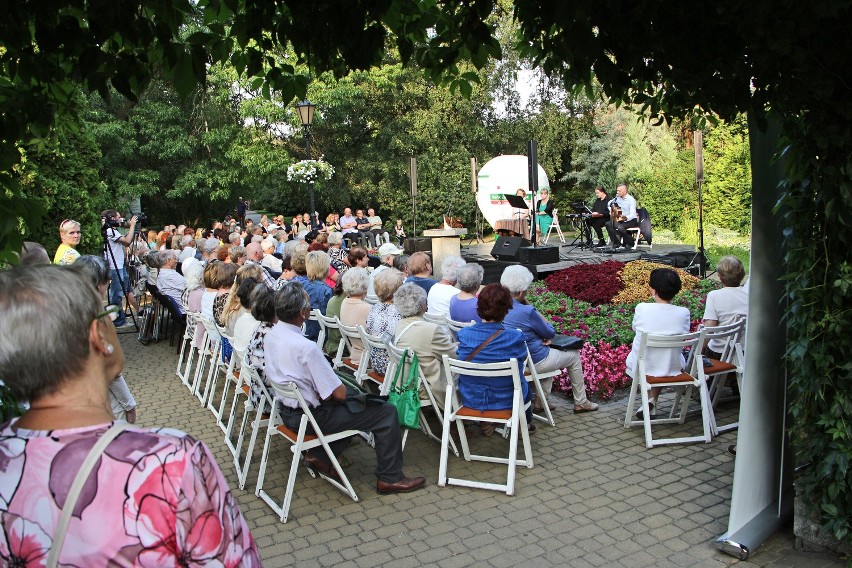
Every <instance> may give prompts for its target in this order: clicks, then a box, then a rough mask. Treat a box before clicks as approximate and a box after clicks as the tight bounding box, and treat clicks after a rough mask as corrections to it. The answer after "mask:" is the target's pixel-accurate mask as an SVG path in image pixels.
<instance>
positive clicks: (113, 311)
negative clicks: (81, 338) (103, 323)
mask: <svg viewBox="0 0 852 568" xmlns="http://www.w3.org/2000/svg"><path fill="white" fill-rule="evenodd" d="M120 311H121V307H120V306H112V305H111V306H107V307H106V309H105V310H104V311H102V312H100V313H98V315H96V316H95V319H101V318H102V317H105V316H106V317H109V321H115V320H116V319H117V318H118V313H119V312H120Z"/></svg>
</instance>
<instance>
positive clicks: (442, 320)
mask: <svg viewBox="0 0 852 568" xmlns="http://www.w3.org/2000/svg"><path fill="white" fill-rule="evenodd" d="M423 320H424V321H428V322H431V323H436V324H438V325H447V318H446V316H444V314H430V313H429V312H426V313H425V314H423Z"/></svg>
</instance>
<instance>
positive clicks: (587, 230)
mask: <svg viewBox="0 0 852 568" xmlns="http://www.w3.org/2000/svg"><path fill="white" fill-rule="evenodd" d="M571 209H573V211H574V213H575V214H577V215H579V216H580V231H579V232H578V233H577V236H576V237H574V240H573V241H571V244H569V245H568V246H569V247H572V246H573V247H580V248H581V249H584V248H594V247H592V246H590V245H587V244H586V243H589V242H591V240H592V229H591V227H589V224H588V220H589V218H590V217H591V216H592V210H591V209H589V206H588V205H586V204H585V203H583V202H582V201H575V202H573V203H572V204H571ZM577 241H579V242H577Z"/></svg>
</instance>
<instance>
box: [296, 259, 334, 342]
mask: <svg viewBox="0 0 852 568" xmlns="http://www.w3.org/2000/svg"><path fill="white" fill-rule="evenodd" d="M330 266H331V264H330V263H329V260H328V255H327V254H326V253H324V252H322V251H318V250H315V251H313V252H309V253H307V256H305V270H306V272H307V276H308V282H306V283H305V284H304V289H305V292H306V293H307V294H308V297H310V299H311V308H312V309H317V310H319V311H320V313H321V314H323V315H325V308H326V306H328V301H329V300H330V299H331V288H329V287H328V284H326V283H325V282H324V280H325V279H326V278H328V269H329V267H330ZM297 272H298V271H297ZM341 310H342V308H341ZM319 331H320V327H319V322H317V321H313V320H311V321H309V322H307V323H306V324H305V337H307V338H308V339H310V340H311V341H316V340H317V338H318V337H319Z"/></svg>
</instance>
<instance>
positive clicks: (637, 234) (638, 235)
mask: <svg viewBox="0 0 852 568" xmlns="http://www.w3.org/2000/svg"><path fill="white" fill-rule="evenodd" d="M627 231H628V232H630V233H633V249H632V250H636V249H637V248H639V247H645V248H647V249H648V250H651V249H652V248H653V245H652V244H651V243H649V242H648V241H646V240H645V236H644V235H643V234H642V231H641V230H640V229H639V227H629V228H628V229H627ZM640 241H642V242H643V243H644V244H640Z"/></svg>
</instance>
